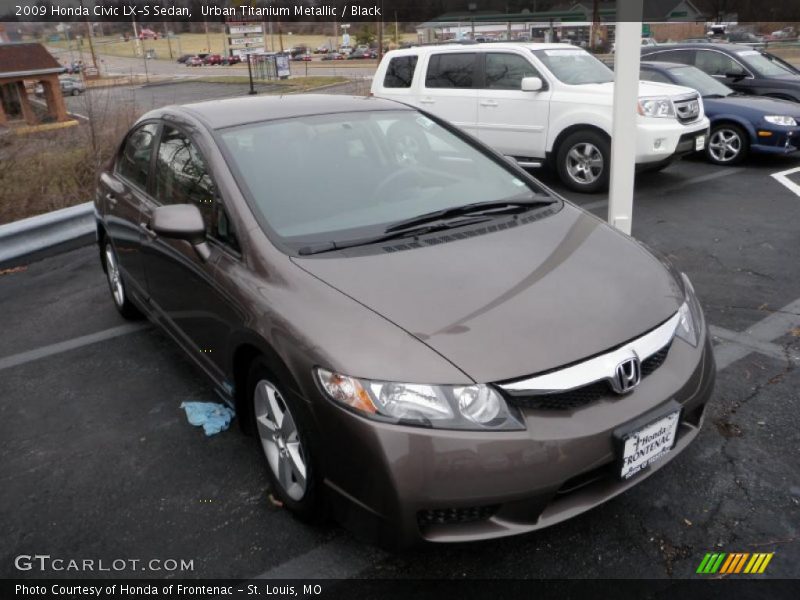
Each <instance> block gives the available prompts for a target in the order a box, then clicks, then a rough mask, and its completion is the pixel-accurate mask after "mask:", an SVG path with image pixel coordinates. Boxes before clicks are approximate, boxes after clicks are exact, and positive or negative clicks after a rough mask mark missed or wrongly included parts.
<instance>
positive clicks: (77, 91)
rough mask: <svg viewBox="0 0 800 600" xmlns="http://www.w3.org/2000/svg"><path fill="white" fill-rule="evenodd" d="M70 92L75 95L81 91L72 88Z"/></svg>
mask: <svg viewBox="0 0 800 600" xmlns="http://www.w3.org/2000/svg"><path fill="white" fill-rule="evenodd" d="M70 93H71V94H72V95H73V96H77V95H78V94H80V93H81V92H80V90H72V92H70Z"/></svg>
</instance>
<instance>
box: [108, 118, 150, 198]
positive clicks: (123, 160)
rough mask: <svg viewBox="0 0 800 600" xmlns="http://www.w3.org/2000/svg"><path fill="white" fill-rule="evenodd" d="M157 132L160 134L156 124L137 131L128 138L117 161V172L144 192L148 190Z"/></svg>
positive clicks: (143, 126)
mask: <svg viewBox="0 0 800 600" xmlns="http://www.w3.org/2000/svg"><path fill="white" fill-rule="evenodd" d="M156 132H158V125H157V124H156V123H148V124H147V125H142V126H141V127H139V128H138V129H136V131H134V132H133V133H132V134H130V135H129V136H128V139H127V141H126V142H125V147H124V148H123V149H122V154H121V155H120V157H119V160H118V161H117V172H118V173H119V174H120V175H121V176H122V177H124V178H125V179H127V180H128V181H130V182H131V183H133V184H135V185H137V186H139V187H140V188H142V189H143V190H145V189H147V174H148V172H149V170H150V157H151V156H152V155H153V144H154V142H155V139H156Z"/></svg>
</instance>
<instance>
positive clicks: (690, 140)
mask: <svg viewBox="0 0 800 600" xmlns="http://www.w3.org/2000/svg"><path fill="white" fill-rule="evenodd" d="M613 81H614V74H613V72H612V71H611V70H610V69H609V68H608V67H607V66H605V65H604V64H603V63H601V62H600V61H599V60H597V59H596V58H595V57H594V56H592V55H591V54H589V53H588V52H586V51H585V50H582V49H581V48H577V47H575V46H569V45H565V44H518V43H517V44H514V43H510V44H474V45H458V44H450V45H440V46H421V47H416V48H407V49H403V50H393V51H391V52H389V53H387V54H386V56H385V57H384V58H383V60H382V61H381V64H380V65H379V67H378V71H377V73H376V74H375V78H374V80H373V82H372V94H373V95H375V96H379V97H382V98H391V99H393V100H399V101H401V102H406V103H408V104H411V105H413V106H416V107H418V108H421V109H423V110H427V111H429V112H431V113H433V114H435V115H437V116H439V117H442V118H444V119H447V120H449V121H450V122H452V123H454V124H455V125H457V126H459V127H461V128H462V129H464V130H466V131H467V132H469V133H471V134H473V135H475V136H476V137H478V138H479V139H480V140H482V141H483V142H485V143H486V144H488V145H489V146H492V147H493V148H494V149H495V150H497V151H498V152H501V153H502V154H505V155H507V156H512V157H514V158H516V159H517V160H518V161H519V162H520V164H522V165H523V166H538V164H540V163H541V162H542V161H545V160H546V161H547V162H548V163H549V164H550V165H552V166H553V167H555V169H556V170H557V171H558V174H559V176H560V177H561V179H562V180H563V181H564V183H565V184H566V185H568V186H569V187H570V188H572V189H574V190H576V191H580V192H596V191H600V190H602V189H604V188H606V187H607V186H608V176H609V160H610V155H611V152H610V144H611V137H610V136H611V122H612V104H613V99H614V83H613ZM631 112H632V114H631V118H635V119H636V122H637V126H638V135H637V138H636V163H637V167H639V168H645V169H653V170H655V169H660V168H663V167H665V166H666V165H668V164H670V163H671V162H672V161H673V160H675V159H676V158H678V157H680V156H682V155H684V154H689V153H691V152H696V151H699V150H703V148H704V147H705V143H706V139H707V137H708V126H709V122H708V119H707V118H706V117H705V114H704V110H703V101H702V99H701V98H700V95H699V94H698V93H697V92H696V91H694V90H692V89H689V88H684V87H679V86H674V85H667V84H660V83H650V82H642V83H640V86H639V103H638V107H637V109H636V113H634V111H633V110H632V111H631ZM637 113H638V114H637Z"/></svg>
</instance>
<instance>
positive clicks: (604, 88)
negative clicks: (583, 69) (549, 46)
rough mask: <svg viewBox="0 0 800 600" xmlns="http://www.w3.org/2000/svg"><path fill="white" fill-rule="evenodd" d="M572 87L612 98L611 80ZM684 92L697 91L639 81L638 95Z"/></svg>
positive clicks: (694, 92) (612, 84) (662, 94)
mask: <svg viewBox="0 0 800 600" xmlns="http://www.w3.org/2000/svg"><path fill="white" fill-rule="evenodd" d="M572 87H573V88H575V89H579V90H580V91H581V92H584V93H587V94H592V95H601V96H608V97H610V98H612V99H613V96H614V82H613V81H609V82H606V83H583V84H580V85H575V86H572ZM686 94H697V92H696V91H695V90H693V89H692V88H688V87H683V86H682V85H673V84H671V83H656V82H652V81H640V82H639V96H640V97H650V96H683V95H686Z"/></svg>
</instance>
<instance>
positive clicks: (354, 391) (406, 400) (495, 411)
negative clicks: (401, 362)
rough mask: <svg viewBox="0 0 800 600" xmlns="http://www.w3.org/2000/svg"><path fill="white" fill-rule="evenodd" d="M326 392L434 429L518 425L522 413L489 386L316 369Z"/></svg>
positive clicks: (387, 417)
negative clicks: (368, 376) (363, 376)
mask: <svg viewBox="0 0 800 600" xmlns="http://www.w3.org/2000/svg"><path fill="white" fill-rule="evenodd" d="M314 375H315V376H316V378H317V381H319V383H320V386H321V387H322V389H323V390H324V392H325V394H326V395H327V396H328V397H329V398H331V399H332V400H334V401H335V402H338V403H339V404H342V405H344V406H346V407H348V408H350V409H353V410H355V411H356V412H358V413H359V414H360V415H361V416H364V417H368V418H372V419H377V420H381V421H387V422H391V423H399V424H403V425H414V426H419V427H434V428H437V429H472V430H495V431H498V430H499V431H508V430H521V429H525V425H524V423H523V420H522V418H521V416H520V415H519V414H518V413H517V412H515V411H512V410H511V409H510V408H509V406H508V405H507V404H506V401H505V400H504V399H503V397H502V396H501V395H500V394H499V393H498V392H497V391H496V390H495V389H494V388H492V387H490V386H488V385H484V384H475V385H425V384H419V383H396V382H389V381H374V380H368V379H358V378H356V377H349V376H347V375H341V374H339V373H333V372H331V371H328V370H326V369H321V368H319V367H318V368H316V369H314Z"/></svg>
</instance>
